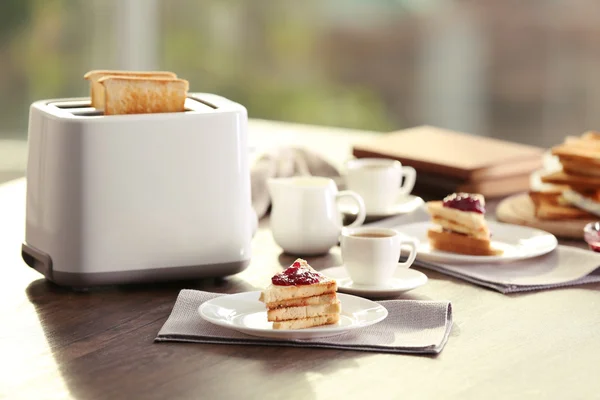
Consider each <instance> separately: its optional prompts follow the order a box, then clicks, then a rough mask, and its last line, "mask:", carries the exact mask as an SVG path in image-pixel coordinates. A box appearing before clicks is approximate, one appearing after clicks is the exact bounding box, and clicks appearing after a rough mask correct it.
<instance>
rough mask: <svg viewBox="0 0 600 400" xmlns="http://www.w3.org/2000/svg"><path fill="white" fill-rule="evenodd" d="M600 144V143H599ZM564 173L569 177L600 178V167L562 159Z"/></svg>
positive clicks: (560, 159)
mask: <svg viewBox="0 0 600 400" xmlns="http://www.w3.org/2000/svg"><path fill="white" fill-rule="evenodd" d="M599 143H600V141H599ZM559 161H560V163H561V164H562V167H563V171H564V172H565V173H566V174H569V175H584V176H592V177H598V178H600V165H595V164H591V165H590V164H589V163H582V162H581V161H577V160H572V159H569V158H564V157H563V158H560V157H559Z"/></svg>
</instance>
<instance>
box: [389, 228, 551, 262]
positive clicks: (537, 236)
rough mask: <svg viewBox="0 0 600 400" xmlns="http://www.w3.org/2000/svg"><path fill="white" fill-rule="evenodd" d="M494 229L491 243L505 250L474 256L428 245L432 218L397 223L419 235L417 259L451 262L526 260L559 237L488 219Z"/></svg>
mask: <svg viewBox="0 0 600 400" xmlns="http://www.w3.org/2000/svg"><path fill="white" fill-rule="evenodd" d="M487 223H488V226H489V228H490V232H491V233H492V246H493V247H495V248H497V249H502V250H504V253H503V254H501V255H499V256H471V255H465V254H457V253H450V252H446V251H439V250H435V249H432V248H430V247H429V241H428V239H427V230H428V229H429V228H430V227H431V226H433V224H432V223H431V222H419V223H415V224H409V225H400V226H397V227H394V229H396V230H397V231H398V232H400V233H402V234H404V235H407V236H411V237H414V238H417V239H419V241H420V242H421V243H420V244H419V247H417V260H423V261H433V262H435V261H438V262H448V263H457V262H460V263H490V262H498V263H501V262H508V261H515V260H523V259H526V258H532V257H537V256H541V255H543V254H546V253H549V252H551V251H552V250H554V249H555V248H556V246H557V245H558V241H557V240H556V237H555V236H554V235H553V234H551V233H548V232H546V231H542V230H540V229H534V228H529V227H526V226H519V225H512V224H504V223H501V222H494V221H487Z"/></svg>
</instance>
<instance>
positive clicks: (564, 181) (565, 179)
mask: <svg viewBox="0 0 600 400" xmlns="http://www.w3.org/2000/svg"><path fill="white" fill-rule="evenodd" d="M541 180H542V182H544V183H553V184H556V185H568V186H570V187H572V188H574V189H576V190H578V191H588V190H597V189H600V177H594V176H584V175H574V174H567V173H566V172H565V171H557V172H553V173H550V174H547V175H543V176H542V177H541Z"/></svg>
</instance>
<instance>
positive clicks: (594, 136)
mask: <svg viewBox="0 0 600 400" xmlns="http://www.w3.org/2000/svg"><path fill="white" fill-rule="evenodd" d="M581 138H582V139H585V140H600V132H597V131H587V132H585V133H584V134H583V135H581Z"/></svg>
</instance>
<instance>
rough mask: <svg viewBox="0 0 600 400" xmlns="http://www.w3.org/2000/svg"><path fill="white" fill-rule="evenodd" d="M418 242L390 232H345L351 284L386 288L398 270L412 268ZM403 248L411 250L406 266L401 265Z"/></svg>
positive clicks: (344, 252) (344, 255) (343, 241)
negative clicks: (406, 247) (407, 247)
mask: <svg viewBox="0 0 600 400" xmlns="http://www.w3.org/2000/svg"><path fill="white" fill-rule="evenodd" d="M418 245H419V241H418V240H417V239H414V238H409V237H408V236H404V235H402V234H400V233H399V232H398V231H396V230H394V229H388V228H356V229H345V230H344V231H343V232H342V235H341V238H340V246H341V249H342V259H343V262H344V266H345V267H346V270H347V271H348V274H349V275H350V278H351V279H352V282H353V283H355V284H358V285H365V286H384V285H385V284H386V283H389V282H390V280H391V279H392V278H393V276H394V273H395V272H396V269H397V268H398V267H401V268H410V266H411V265H412V264H413V262H414V261H415V257H416V256H417V247H418ZM402 246H409V247H410V254H409V256H408V259H407V260H406V261H405V262H402V263H401V262H399V260H400V253H401V251H402Z"/></svg>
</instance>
